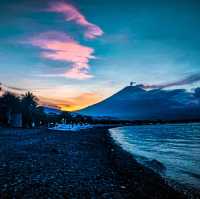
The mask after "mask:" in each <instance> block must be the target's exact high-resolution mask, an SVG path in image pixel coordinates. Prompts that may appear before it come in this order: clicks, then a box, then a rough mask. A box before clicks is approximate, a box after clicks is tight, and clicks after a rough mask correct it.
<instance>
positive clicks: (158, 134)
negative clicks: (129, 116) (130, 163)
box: [110, 123, 200, 189]
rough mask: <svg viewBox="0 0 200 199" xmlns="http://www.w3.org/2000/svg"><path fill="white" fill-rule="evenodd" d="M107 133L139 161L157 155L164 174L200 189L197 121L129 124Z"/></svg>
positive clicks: (199, 130) (153, 157) (199, 142)
mask: <svg viewBox="0 0 200 199" xmlns="http://www.w3.org/2000/svg"><path fill="white" fill-rule="evenodd" d="M110 133H111V136H112V137H113V138H114V139H115V140H116V142H118V143H119V144H120V145H121V146H122V147H123V148H124V149H125V150H127V151H129V152H131V153H132V154H133V155H135V157H136V159H138V160H139V161H140V162H142V160H146V159H147V158H148V160H153V159H156V160H158V161H159V162H161V163H162V164H163V165H164V166H165V167H166V170H165V173H164V175H165V176H166V177H168V178H169V179H172V180H175V181H177V182H179V183H184V184H185V185H189V186H191V187H194V188H197V189H200V124H197V123H194V124H165V125H143V126H129V127H119V128H114V129H110ZM143 163H144V162H143Z"/></svg>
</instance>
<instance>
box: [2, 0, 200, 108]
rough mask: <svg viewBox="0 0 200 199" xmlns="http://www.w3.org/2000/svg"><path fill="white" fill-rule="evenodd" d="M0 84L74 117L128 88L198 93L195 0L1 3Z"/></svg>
mask: <svg viewBox="0 0 200 199" xmlns="http://www.w3.org/2000/svg"><path fill="white" fill-rule="evenodd" d="M0 10H1V13H0V82H1V83H3V84H5V85H7V86H10V87H15V88H13V90H15V91H16V92H24V91H25V90H31V91H32V92H33V93H34V94H35V95H37V96H38V97H39V98H40V101H41V103H42V104H44V105H50V106H57V107H59V108H62V109H64V110H76V109H80V108H82V107H85V106H88V105H90V104H93V103H96V102H98V101H101V100H102V99H104V98H106V97H108V96H110V95H112V94H113V93H115V92H116V91H118V90H119V89H121V88H123V87H124V86H127V85H128V84H129V82H130V81H134V82H136V83H137V84H144V85H146V86H147V87H148V85H149V86H150V87H151V86H152V87H154V85H155V87H156V85H163V84H164V85H165V84H166V85H167V86H166V87H169V88H171V87H177V86H178V87H181V88H186V89H191V88H193V87H195V86H198V85H200V84H199V80H200V12H199V10H200V3H199V1H198V0H181V1H180V0H177V1H176V0H168V1H165V0H131V1H128V0H123V1H122V0H117V1H116V0H110V1H109V0H70V1H68V0H29V1H27V0H1V2H0Z"/></svg>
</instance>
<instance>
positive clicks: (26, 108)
mask: <svg viewBox="0 0 200 199" xmlns="http://www.w3.org/2000/svg"><path fill="white" fill-rule="evenodd" d="M21 103H22V115H23V125H24V126H25V127H32V123H33V122H35V114H36V110H37V106H38V98H37V97H36V96H34V95H33V94H32V93H31V92H27V93H25V94H24V95H22V98H21Z"/></svg>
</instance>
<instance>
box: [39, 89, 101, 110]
mask: <svg viewBox="0 0 200 199" xmlns="http://www.w3.org/2000/svg"><path fill="white" fill-rule="evenodd" d="M39 99H40V104H41V105H43V106H50V107H55V108H59V109H60V110H62V111H77V110H80V109H82V108H85V107H87V106H90V105H92V104H95V103H98V102H100V101H101V100H102V99H103V97H102V96H100V95H99V94H97V93H82V94H81V95H79V96H77V97H73V98H68V99H66V100H65V99H53V98H47V97H42V96H40V97H39Z"/></svg>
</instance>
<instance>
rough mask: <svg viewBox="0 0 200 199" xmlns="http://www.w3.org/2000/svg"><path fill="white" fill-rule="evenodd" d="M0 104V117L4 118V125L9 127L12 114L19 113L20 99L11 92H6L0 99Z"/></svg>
mask: <svg viewBox="0 0 200 199" xmlns="http://www.w3.org/2000/svg"><path fill="white" fill-rule="evenodd" d="M0 104H1V105H0V107H1V111H2V117H4V118H5V121H6V124H7V125H10V124H11V116H12V114H14V113H18V112H20V108H21V104H20V98H19V97H18V96H16V95H15V94H13V93H11V92H6V93H4V94H3V95H2V97H1V98H0Z"/></svg>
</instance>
